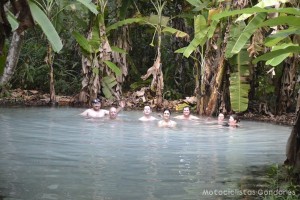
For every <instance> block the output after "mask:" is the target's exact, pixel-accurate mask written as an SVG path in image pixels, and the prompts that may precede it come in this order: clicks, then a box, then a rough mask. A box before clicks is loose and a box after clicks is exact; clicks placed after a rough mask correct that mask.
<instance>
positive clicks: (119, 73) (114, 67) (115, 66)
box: [103, 60, 122, 76]
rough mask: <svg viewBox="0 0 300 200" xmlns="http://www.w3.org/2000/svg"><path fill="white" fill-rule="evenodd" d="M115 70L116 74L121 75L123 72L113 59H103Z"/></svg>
mask: <svg viewBox="0 0 300 200" xmlns="http://www.w3.org/2000/svg"><path fill="white" fill-rule="evenodd" d="M103 62H104V63H105V64H106V65H107V66H108V67H109V68H110V69H111V70H112V71H113V72H115V74H116V75H117V76H120V75H121V74H122V72H121V70H120V68H118V66H117V65H116V64H115V63H113V62H111V61H108V60H105V61H103Z"/></svg>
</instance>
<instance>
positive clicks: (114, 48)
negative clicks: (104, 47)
mask: <svg viewBox="0 0 300 200" xmlns="http://www.w3.org/2000/svg"><path fill="white" fill-rule="evenodd" d="M110 48H111V50H112V51H114V52H117V53H125V54H127V52H126V51H125V50H124V49H121V48H119V47H116V46H111V47H110Z"/></svg>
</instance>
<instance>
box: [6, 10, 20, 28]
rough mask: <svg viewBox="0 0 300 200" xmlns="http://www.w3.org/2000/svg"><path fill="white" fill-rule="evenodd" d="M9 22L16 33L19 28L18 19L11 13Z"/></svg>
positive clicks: (8, 13) (8, 16) (8, 17)
mask: <svg viewBox="0 0 300 200" xmlns="http://www.w3.org/2000/svg"><path fill="white" fill-rule="evenodd" d="M7 20H8V22H9V23H10V26H11V29H12V31H15V30H16V29H17V28H18V27H19V22H18V20H17V18H16V17H15V16H14V15H13V14H12V13H11V12H10V11H8V12H7Z"/></svg>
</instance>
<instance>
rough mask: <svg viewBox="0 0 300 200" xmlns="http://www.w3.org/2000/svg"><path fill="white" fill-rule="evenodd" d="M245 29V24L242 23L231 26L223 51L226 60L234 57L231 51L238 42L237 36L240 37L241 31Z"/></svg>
mask: <svg viewBox="0 0 300 200" xmlns="http://www.w3.org/2000/svg"><path fill="white" fill-rule="evenodd" d="M245 27H246V24H245V23H244V22H240V23H237V24H232V25H231V27H230V31H229V38H228V42H227V45H226V49H225V57H226V58H231V57H232V56H233V55H234V53H232V49H233V47H234V45H235V44H236V41H237V40H238V38H239V36H240V35H241V32H242V30H243V29H245Z"/></svg>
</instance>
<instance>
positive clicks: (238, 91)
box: [229, 50, 250, 112]
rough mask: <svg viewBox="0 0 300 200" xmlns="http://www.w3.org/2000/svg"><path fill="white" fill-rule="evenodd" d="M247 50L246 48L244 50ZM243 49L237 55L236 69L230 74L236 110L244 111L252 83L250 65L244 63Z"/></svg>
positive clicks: (231, 92)
mask: <svg viewBox="0 0 300 200" xmlns="http://www.w3.org/2000/svg"><path fill="white" fill-rule="evenodd" d="M244 51H245V52H246V50H244ZM243 57H244V56H243V51H241V52H239V53H238V54H236V55H235V59H236V60H235V61H234V62H235V63H237V65H236V67H237V69H236V71H235V72H233V73H231V74H230V78H229V80H230V86H229V91H230V101H231V107H232V109H233V110H234V111H237V112H242V111H245V110H246V109H247V107H248V92H249V89H250V84H249V83H248V81H247V80H248V76H249V67H248V65H243V63H245V61H244V60H243Z"/></svg>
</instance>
